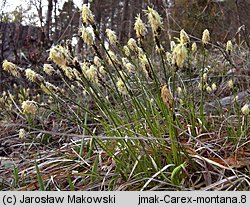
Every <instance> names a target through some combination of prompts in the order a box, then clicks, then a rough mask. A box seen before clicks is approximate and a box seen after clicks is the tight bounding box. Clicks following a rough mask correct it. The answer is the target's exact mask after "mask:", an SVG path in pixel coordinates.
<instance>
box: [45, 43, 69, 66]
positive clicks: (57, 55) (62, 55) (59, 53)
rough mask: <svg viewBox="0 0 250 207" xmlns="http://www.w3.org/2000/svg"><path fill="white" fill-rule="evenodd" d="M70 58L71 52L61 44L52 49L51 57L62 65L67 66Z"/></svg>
mask: <svg viewBox="0 0 250 207" xmlns="http://www.w3.org/2000/svg"><path fill="white" fill-rule="evenodd" d="M68 58H69V52H68V50H67V49H65V48H64V47H62V46H61V45H57V46H55V47H52V48H51V49H50V53H49V59H50V60H52V61H53V62H54V63H55V64H57V65H58V66H60V67H64V66H66V63H67V59H68Z"/></svg>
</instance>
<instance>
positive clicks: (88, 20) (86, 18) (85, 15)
mask: <svg viewBox="0 0 250 207" xmlns="http://www.w3.org/2000/svg"><path fill="white" fill-rule="evenodd" d="M82 21H83V22H84V23H85V24H91V25H92V24H94V16H93V14H92V11H91V10H90V9H89V6H88V5H87V4H83V6H82Z"/></svg>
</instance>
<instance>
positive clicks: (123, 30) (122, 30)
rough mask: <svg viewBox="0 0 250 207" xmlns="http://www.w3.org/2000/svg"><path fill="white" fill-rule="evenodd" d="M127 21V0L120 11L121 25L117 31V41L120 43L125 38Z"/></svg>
mask: <svg viewBox="0 0 250 207" xmlns="http://www.w3.org/2000/svg"><path fill="white" fill-rule="evenodd" d="M128 21H129V0H125V1H124V5H123V11H122V21H121V27H120V31H119V41H120V43H124V42H125V40H126V39H127V35H126V34H127V31H128V23H129V22H128Z"/></svg>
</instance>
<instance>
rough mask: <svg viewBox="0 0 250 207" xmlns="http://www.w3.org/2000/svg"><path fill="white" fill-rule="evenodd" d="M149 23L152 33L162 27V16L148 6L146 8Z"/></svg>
mask: <svg viewBox="0 0 250 207" xmlns="http://www.w3.org/2000/svg"><path fill="white" fill-rule="evenodd" d="M146 14H147V17H148V21H149V24H150V26H151V28H152V31H153V33H154V34H156V35H157V34H158V31H159V30H160V29H161V28H162V27H163V22H162V18H161V16H160V15H159V13H158V12H157V11H155V10H154V9H152V8H150V7H148V9H147V10H146Z"/></svg>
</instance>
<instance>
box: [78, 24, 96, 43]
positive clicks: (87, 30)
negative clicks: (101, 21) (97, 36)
mask: <svg viewBox="0 0 250 207" xmlns="http://www.w3.org/2000/svg"><path fill="white" fill-rule="evenodd" d="M80 31H81V33H82V36H81V37H82V40H83V42H84V43H85V44H87V45H93V43H94V35H93V32H92V31H91V27H84V26H83V27H81V28H80Z"/></svg>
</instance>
